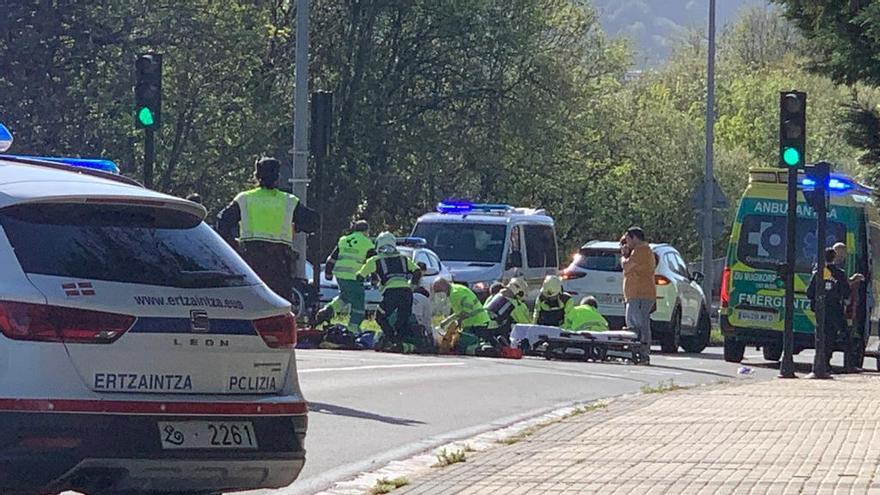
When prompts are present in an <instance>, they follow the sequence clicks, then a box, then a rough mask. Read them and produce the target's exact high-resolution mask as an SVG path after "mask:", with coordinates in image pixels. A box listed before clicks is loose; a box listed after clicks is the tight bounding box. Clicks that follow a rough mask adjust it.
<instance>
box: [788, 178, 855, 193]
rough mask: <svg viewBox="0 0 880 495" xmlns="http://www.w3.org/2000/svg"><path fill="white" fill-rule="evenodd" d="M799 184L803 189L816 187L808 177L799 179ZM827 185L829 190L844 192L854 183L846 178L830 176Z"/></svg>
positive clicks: (814, 182)
mask: <svg viewBox="0 0 880 495" xmlns="http://www.w3.org/2000/svg"><path fill="white" fill-rule="evenodd" d="M801 186H802V187H803V188H804V189H814V188H815V187H816V181H815V180H813V179H811V178H809V177H804V178H803V179H801ZM827 187H828V190H829V191H834V192H844V191H849V190H850V189H852V188H854V187H855V185H854V184H853V183H852V182H850V181H848V180H846V179H841V178H838V177H831V178H830V179H828V185H827Z"/></svg>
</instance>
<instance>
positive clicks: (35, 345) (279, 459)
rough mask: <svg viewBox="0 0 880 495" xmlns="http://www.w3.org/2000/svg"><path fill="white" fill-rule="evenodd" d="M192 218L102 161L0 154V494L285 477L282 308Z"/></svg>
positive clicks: (299, 443)
mask: <svg viewBox="0 0 880 495" xmlns="http://www.w3.org/2000/svg"><path fill="white" fill-rule="evenodd" d="M80 165H84V164H83V163H80ZM91 165H94V164H91ZM89 166H90V165H89ZM204 216H205V210H204V209H203V208H202V207H201V206H200V205H197V204H194V203H190V202H187V201H184V200H182V199H179V198H174V197H171V196H167V195H164V194H160V193H157V192H153V191H150V190H147V189H144V188H143V187H141V186H139V185H138V184H137V183H135V182H133V181H131V180H129V179H126V178H124V177H121V176H118V175H113V174H109V173H105V172H100V171H93V170H87V169H84V168H80V167H74V166H69V165H65V164H60V163H52V162H49V161H44V160H31V159H26V158H21V157H11V156H4V155H0V267H2V268H0V270H2V275H0V424H2V428H0V493H3V494H9V493H47V492H58V491H64V490H76V491H81V492H85V493H89V494H97V493H128V492H131V493H135V492H137V493H168V494H171V493H220V492H223V491H233V490H242V489H255V488H267V487H281V486H286V485H288V484H290V483H291V482H292V481H293V480H294V479H295V478H296V477H297V475H298V474H299V472H300V470H301V469H302V466H303V462H304V456H305V452H304V449H303V441H304V437H305V432H306V424H307V421H306V411H307V405H306V403H305V401H304V399H303V397H302V394H301V392H300V388H299V384H298V380H297V373H296V361H295V357H294V351H293V347H294V345H295V339H296V337H295V335H296V333H295V324H294V318H293V316H292V315H291V314H290V312H289V305H288V304H287V302H286V301H284V300H282V299H281V298H279V297H277V296H276V295H275V294H274V293H272V292H271V291H270V290H269V289H268V288H267V287H266V286H265V285H264V284H263V283H262V282H261V281H260V280H259V278H258V277H257V276H256V275H255V274H254V273H253V271H251V269H250V268H249V267H248V266H247V265H246V264H245V263H244V262H243V261H242V260H241V258H239V257H238V255H237V254H236V253H235V252H234V251H233V250H232V249H231V248H230V247H228V246H227V245H226V244H225V243H224V242H223V240H222V239H221V238H220V237H219V236H218V235H217V234H215V233H214V231H213V230H211V228H210V227H208V226H207V225H206V224H205V223H203V222H202V219H203V218H204Z"/></svg>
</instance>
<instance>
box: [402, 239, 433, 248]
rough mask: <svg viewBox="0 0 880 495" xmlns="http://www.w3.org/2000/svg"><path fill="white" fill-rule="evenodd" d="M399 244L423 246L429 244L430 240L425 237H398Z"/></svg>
mask: <svg viewBox="0 0 880 495" xmlns="http://www.w3.org/2000/svg"><path fill="white" fill-rule="evenodd" d="M397 245H398V246H410V247H422V246H427V245H428V240H427V239H425V238H424V237H398V238H397Z"/></svg>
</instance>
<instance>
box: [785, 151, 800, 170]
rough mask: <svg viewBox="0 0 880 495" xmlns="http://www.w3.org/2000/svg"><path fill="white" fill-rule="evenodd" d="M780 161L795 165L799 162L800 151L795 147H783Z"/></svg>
mask: <svg viewBox="0 0 880 495" xmlns="http://www.w3.org/2000/svg"><path fill="white" fill-rule="evenodd" d="M782 161H783V162H785V164H786V165H788V166H789V167H795V166H797V165H798V164H799V163H800V162H801V152H800V151H798V150H797V149H796V148H785V150H783V152H782Z"/></svg>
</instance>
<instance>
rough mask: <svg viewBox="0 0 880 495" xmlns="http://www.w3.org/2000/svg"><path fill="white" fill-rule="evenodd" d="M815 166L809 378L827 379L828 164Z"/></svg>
mask: <svg viewBox="0 0 880 495" xmlns="http://www.w3.org/2000/svg"><path fill="white" fill-rule="evenodd" d="M815 168H816V177H817V180H816V193H815V194H816V205H815V206H816V273H817V274H818V277H819V278H818V280H817V281H816V294H815V297H816V354H815V355H814V356H813V373H812V376H811V378H818V379H828V378H831V375H829V374H828V368H827V366H826V362H825V346H826V345H828V342H827V339H826V338H825V336H826V335H827V331H826V330H827V329H826V328H825V321H826V320H825V311H826V310H827V306H826V297H825V249H826V248H827V247H828V246H826V245H825V241H826V239H825V230H826V228H825V227H826V223H827V222H826V220H827V213H828V212H827V209H826V205H827V202H826V198H825V183H826V181H827V180H828V178H827V177H828V173H827V171H828V164H827V163H817V164H816V165H815Z"/></svg>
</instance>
